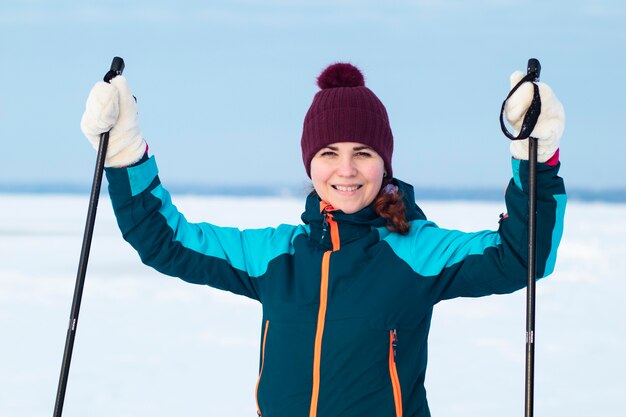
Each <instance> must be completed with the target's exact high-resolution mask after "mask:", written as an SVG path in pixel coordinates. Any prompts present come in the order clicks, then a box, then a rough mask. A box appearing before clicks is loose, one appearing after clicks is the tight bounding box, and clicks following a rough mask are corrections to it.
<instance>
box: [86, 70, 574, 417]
mask: <svg viewBox="0 0 626 417" xmlns="http://www.w3.org/2000/svg"><path fill="white" fill-rule="evenodd" d="M520 76H521V73H514V75H513V76H512V82H514V83H516V81H517V80H518V79H520ZM318 85H319V86H320V88H321V90H320V91H319V92H318V93H317V94H316V95H315V97H314V99H313V103H312V104H311V107H310V108H309V111H308V112H307V114H306V117H305V119H304V127H303V134H302V141H301V145H302V157H303V162H304V165H305V169H306V172H307V174H308V175H309V176H310V177H311V179H312V182H313V187H314V189H315V191H313V192H311V194H310V195H309V196H308V197H307V200H306V207H305V211H304V213H303V215H302V220H303V224H300V225H293V226H292V225H280V226H278V227H277V228H266V229H258V230H243V231H240V230H238V229H234V228H225V227H217V226H215V225H211V224H208V223H201V224H192V223H189V222H187V221H186V220H185V218H184V217H183V216H182V215H181V214H180V213H179V212H178V211H177V210H176V207H175V206H174V205H173V204H172V203H171V200H170V196H169V194H168V192H167V191H166V190H165V189H164V188H163V186H162V185H161V182H160V179H159V177H158V175H157V166H156V163H155V159H154V157H148V155H147V146H146V143H145V141H144V140H143V138H142V136H141V132H140V130H139V127H138V121H137V112H136V107H135V101H134V99H133V96H132V94H131V92H130V90H129V88H128V85H127V83H126V80H125V79H124V77H121V76H120V77H117V78H114V79H113V80H112V81H111V84H106V83H98V84H96V85H95V86H94V88H93V89H92V91H91V93H90V95H89V98H88V100H87V105H86V111H85V114H84V115H83V119H82V122H81V127H82V130H83V132H84V133H85V135H86V136H87V138H89V140H90V141H91V142H92V144H93V145H94V146H96V147H97V145H98V141H99V135H100V133H102V132H104V131H107V130H109V129H111V133H110V139H109V140H110V145H109V151H108V154H107V158H106V166H107V171H106V175H107V178H108V181H109V193H110V196H111V199H112V202H113V207H114V210H115V214H116V216H117V220H118V224H119V226H120V229H121V230H122V233H123V235H124V238H125V239H126V240H127V241H128V242H129V243H130V244H131V245H133V247H134V248H135V249H136V250H137V251H138V252H139V255H140V256H141V259H142V260H143V262H144V263H146V264H147V265H150V266H152V267H154V268H156V269H157V270H159V271H161V272H163V273H165V274H168V275H173V276H178V277H180V278H182V279H184V280H185V281H188V282H192V283H196V284H206V285H210V286H212V287H215V288H219V289H222V290H227V291H231V292H233V293H236V294H241V295H244V296H246V297H250V298H253V299H255V300H258V301H260V302H261V303H262V305H263V331H262V337H261V349H260V351H261V353H260V370H259V380H258V383H257V390H256V391H257V392H256V395H257V404H258V410H257V411H258V414H259V415H263V416H265V417H282V416H284V417H297V416H312V417H314V416H320V417H330V416H342V417H346V416H359V417H361V416H363V415H370V416H378V417H384V416H401V415H404V416H429V415H430V413H429V410H428V405H427V401H426V393H425V389H424V378H425V372H426V362H427V354H426V350H427V346H426V345H427V338H428V331H429V325H430V319H431V314H432V310H433V306H434V305H435V304H436V303H437V302H439V301H441V300H444V299H450V298H455V297H478V296H483V295H489V294H502V293H510V292H513V291H515V290H518V289H520V288H522V287H524V286H525V283H526V259H525V258H526V252H527V224H526V217H527V195H526V193H525V192H526V189H527V184H526V180H525V178H526V177H527V176H526V175H525V172H526V171H527V168H528V162H527V161H525V160H524V159H525V157H526V155H527V152H526V151H525V150H524V144H523V143H518V142H515V143H513V145H512V147H511V150H512V153H513V156H514V158H513V173H514V174H513V179H512V180H511V182H510V184H509V186H508V188H507V192H506V203H507V208H508V211H509V213H508V215H507V216H502V218H501V221H500V227H499V230H498V231H483V232H477V233H463V232H459V231H455V230H445V229H441V228H439V227H437V226H436V225H435V224H433V223H431V222H429V221H427V220H426V217H425V216H424V214H423V213H422V211H421V210H420V209H419V208H418V207H417V205H416V204H415V197H414V194H413V188H412V187H411V186H410V185H408V184H405V183H403V182H402V181H400V180H398V179H396V178H394V177H393V171H392V164H391V160H392V153H393V136H392V133H391V128H390V126H389V120H388V117H387V112H386V110H385V107H384V106H383V104H382V103H381V102H380V100H379V99H378V97H376V95H375V94H374V93H373V92H372V91H371V90H369V89H368V88H367V87H365V85H364V81H363V76H362V74H361V72H360V71H359V70H358V69H357V68H355V67H354V66H352V65H350V64H334V65H331V66H330V67H328V68H327V69H326V70H325V71H324V72H323V73H322V74H321V75H320V77H319V78H318ZM540 92H541V98H542V114H541V117H540V118H539V121H538V124H537V127H536V129H535V130H534V132H533V136H536V137H538V138H539V155H540V157H539V161H540V164H539V166H538V178H537V181H538V192H537V200H538V203H537V207H538V208H537V211H538V232H537V259H538V266H537V270H538V275H539V276H541V277H543V276H546V275H548V274H550V273H551V272H552V268H553V266H554V261H555V256H556V249H557V247H558V243H559V240H560V236H561V231H562V221H563V210H564V204H565V190H564V187H563V182H562V180H561V179H560V178H559V177H558V176H557V172H558V169H559V163H558V144H559V140H560V137H561V134H562V131H563V125H564V114H563V108H562V106H561V104H560V103H559V101H558V99H557V98H556V97H555V96H554V94H552V91H551V90H550V89H549V87H548V86H546V85H544V84H541V85H540ZM531 99H532V87H531V86H530V85H525V86H523V88H520V89H519V90H518V91H517V92H516V93H515V94H514V95H513V96H512V97H511V98H510V99H509V102H508V104H507V108H506V111H507V113H506V114H507V118H508V120H509V122H510V123H511V125H512V126H513V127H514V128H517V129H519V126H520V125H521V122H522V119H523V115H524V113H525V111H526V109H527V108H528V105H529V104H530V100H531Z"/></svg>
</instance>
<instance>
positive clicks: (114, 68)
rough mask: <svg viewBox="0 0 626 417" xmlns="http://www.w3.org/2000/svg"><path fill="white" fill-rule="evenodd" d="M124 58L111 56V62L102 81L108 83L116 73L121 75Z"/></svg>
mask: <svg viewBox="0 0 626 417" xmlns="http://www.w3.org/2000/svg"><path fill="white" fill-rule="evenodd" d="M124 66H125V65H124V60H123V59H122V58H120V57H119V56H116V57H114V58H113V62H111V69H109V72H107V73H106V74H105V75H104V81H105V82H107V83H109V82H111V80H112V79H113V78H115V77H117V76H118V75H122V72H124Z"/></svg>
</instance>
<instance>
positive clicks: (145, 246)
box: [106, 157, 302, 300]
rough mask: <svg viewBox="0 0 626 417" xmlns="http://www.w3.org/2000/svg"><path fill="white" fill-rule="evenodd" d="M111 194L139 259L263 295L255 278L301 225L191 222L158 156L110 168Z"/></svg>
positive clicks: (286, 249) (287, 247) (288, 248)
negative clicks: (164, 178) (164, 179)
mask: <svg viewBox="0 0 626 417" xmlns="http://www.w3.org/2000/svg"><path fill="white" fill-rule="evenodd" d="M106 176H107V180H108V182H109V195H110V197H111V201H112V204H113V209H114V211H115V216H116V218H117V223H118V225H119V227H120V230H121V232H122V235H123V236H124V239H125V240H126V241H128V242H129V243H130V244H131V245H132V246H133V248H135V250H136V251H137V252H138V253H139V256H140V257H141V260H142V261H143V263H145V264H146V265H149V266H151V267H153V268H155V269H156V270H158V271H160V272H162V273H164V274H167V275H171V276H176V277H179V278H181V279H183V280H185V281H187V282H191V283H195V284H205V285H210V286H212V287H215V288H218V289H221V290H226V291H230V292H233V293H235V294H240V295H244V296H246V297H249V298H252V299H256V300H260V298H261V297H260V294H259V291H258V286H257V281H258V278H260V277H262V276H264V275H265V274H266V273H267V271H268V268H269V265H270V263H271V262H272V260H274V259H276V258H277V257H279V256H281V255H284V254H289V253H292V251H293V245H292V242H293V238H294V237H295V236H296V235H297V234H299V233H301V232H302V230H301V227H298V226H289V225H281V226H279V227H278V228H265V229H250V230H243V231H241V230H238V229H236V228H229V227H218V226H215V225H212V224H209V223H191V222H188V221H187V220H186V219H185V217H184V216H183V215H182V214H181V213H180V212H179V211H178V210H177V208H176V206H174V204H172V201H171V198H170V194H169V193H168V192H167V191H166V190H165V189H164V188H163V186H162V185H161V182H160V180H159V177H158V170H157V166H156V162H155V160H154V157H151V158H149V159H148V158H144V160H142V161H141V162H140V163H139V164H137V165H135V166H132V167H129V168H107V169H106Z"/></svg>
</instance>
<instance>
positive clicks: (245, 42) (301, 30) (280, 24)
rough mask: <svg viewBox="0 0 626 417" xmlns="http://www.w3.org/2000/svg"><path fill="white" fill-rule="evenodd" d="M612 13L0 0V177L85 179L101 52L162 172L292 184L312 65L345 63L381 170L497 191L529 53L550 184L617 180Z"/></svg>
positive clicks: (504, 4) (476, 4)
mask: <svg viewBox="0 0 626 417" xmlns="http://www.w3.org/2000/svg"><path fill="white" fill-rule="evenodd" d="M625 23H626V4H625V3H623V2H622V1H618V0H610V1H609V0H604V1H603V0H598V1H591V0H570V1H560V0H559V1H557V0H547V1H532V0H475V1H472V2H468V1H461V0H442V1H435V0H430V1H428V0H412V1H410V0H398V1H384V2H383V1H377V2H376V1H367V0H360V1H356V0H315V1H309V0H306V1H287V0H273V1H253V0H228V1H227V0H223V1H177V2H174V1H164V0H161V1H158V0H157V1H155V0H150V1H147V0H138V1H133V2H128V1H108V2H107V1H97V2H96V1H91V0H89V1H80V2H79V1H68V0H57V1H55V2H49V1H47V0H30V1H25V0H22V1H5V2H2V4H1V5H0V56H1V57H2V65H0V86H1V89H0V140H1V143H2V145H3V151H2V152H1V153H0V183H7V182H27V183H49V182H58V181H62V182H72V183H78V184H89V183H90V182H91V177H92V175H93V166H94V162H95V152H94V151H93V150H92V148H91V147H90V145H89V144H88V143H87V141H86V140H85V139H84V138H83V137H82V134H81V132H80V129H79V121H80V117H81V114H82V111H83V107H84V102H85V99H86V97H87V94H88V92H89V89H90V88H91V86H92V84H93V83H94V82H95V81H97V80H98V79H100V78H101V77H102V75H103V74H104V73H105V72H106V70H107V69H108V66H109V64H110V61H111V58H112V57H113V56H115V55H119V56H122V57H123V58H124V59H125V61H126V71H125V75H126V76H127V78H128V79H129V82H130V84H131V87H132V88H133V90H134V93H135V95H136V96H137V98H138V100H139V110H140V122H141V127H142V131H143V133H144V135H145V137H146V139H147V140H148V142H149V144H150V147H151V151H152V153H153V154H155V155H156V157H157V160H158V162H159V165H160V170H161V176H162V179H163V180H164V182H165V183H166V185H167V184H168V183H170V184H173V183H207V184H218V185H228V184H259V185H264V186H267V185H272V184H276V185H277V186H281V185H299V184H306V183H307V177H306V174H305V172H304V169H303V166H302V161H301V154H300V144H299V141H300V134H301V126H302V120H303V117H304V114H305V112H306V110H307V108H308V106H309V105H310V103H311V100H312V97H313V95H314V94H315V92H316V91H317V87H316V86H315V77H316V76H317V75H318V74H319V72H320V71H321V70H322V69H323V68H324V67H325V66H326V65H327V64H329V63H332V62H336V61H350V62H352V63H354V64H356V65H357V66H359V67H360V68H361V69H362V70H363V72H364V73H365V76H366V84H367V85H368V86H369V87H370V88H371V89H372V90H373V91H374V92H375V93H376V94H377V95H378V96H379V97H380V98H381V100H382V101H383V103H385V105H386V107H387V110H388V112H389V116H390V120H391V124H392V129H393V132H394V136H395V154H394V162H393V163H394V173H395V174H396V176H397V177H399V178H401V179H404V180H406V181H409V182H411V183H413V184H415V185H416V186H421V187H428V186H436V187H438V186H469V187H499V186H501V187H504V186H505V184H506V183H507V181H508V178H509V177H510V167H509V153H508V141H507V139H506V138H505V137H504V136H503V135H502V133H501V132H500V128H499V124H498V115H499V110H500V105H501V103H502V100H503V99H504V97H505V96H506V93H507V92H508V77H509V74H510V73H511V72H512V71H513V70H516V69H522V70H523V69H524V68H525V65H526V61H527V59H528V58H529V57H537V58H539V59H540V60H541V62H542V66H543V71H542V80H543V81H545V82H547V83H549V84H550V85H551V86H552V87H553V88H554V90H555V91H556V93H557V95H558V96H559V97H560V99H561V101H562V102H563V103H564V105H565V109H566V115H567V125H566V130H565V135H564V137H563V141H562V148H561V153H562V158H561V159H562V162H563V167H562V171H561V174H562V175H563V176H564V177H565V179H566V182H567V185H569V186H570V187H585V188H596V189H601V188H608V187H626V175H624V173H623V172H622V171H623V170H622V164H623V163H624V162H625V158H626V157H625V156H624V155H625V154H626V152H625V151H626V144H625V141H624V137H623V135H624V134H623V128H622V126H621V121H623V120H625V119H626V106H625V104H624V95H625V94H626V81H625V79H626V77H624V68H625V67H626V62H625V60H626V54H625V53H624V45H625V44H626V24H625Z"/></svg>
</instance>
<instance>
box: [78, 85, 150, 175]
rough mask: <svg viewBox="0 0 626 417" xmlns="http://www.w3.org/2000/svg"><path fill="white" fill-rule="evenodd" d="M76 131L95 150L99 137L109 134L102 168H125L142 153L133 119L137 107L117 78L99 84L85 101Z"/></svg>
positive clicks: (140, 142) (136, 119)
mask: <svg viewBox="0 0 626 417" xmlns="http://www.w3.org/2000/svg"><path fill="white" fill-rule="evenodd" d="M80 128H81V130H82V131H83V133H84V134H85V136H86V137H87V139H88V140H89V142H91V144H92V145H93V147H94V148H95V149H98V146H99V144H100V134H102V133H104V132H108V131H109V130H110V133H109V144H108V147H107V153H106V158H105V161H104V166H106V167H115V168H120V167H125V166H129V165H132V164H134V163H135V162H137V161H139V160H140V159H141V157H142V156H143V154H144V153H145V151H146V142H145V141H144V139H143V137H142V135H141V131H140V130H139V122H138V117H137V103H136V102H135V98H134V97H133V94H132V93H131V91H130V88H129V87H128V82H127V81H126V78H124V77H123V76H121V75H118V76H117V77H115V78H113V79H112V80H111V83H110V84H109V83H105V82H104V81H100V82H98V83H96V85H94V86H93V88H92V89H91V91H90V93H89V97H87V103H86V104H85V113H83V117H82V119H81V121H80Z"/></svg>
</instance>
